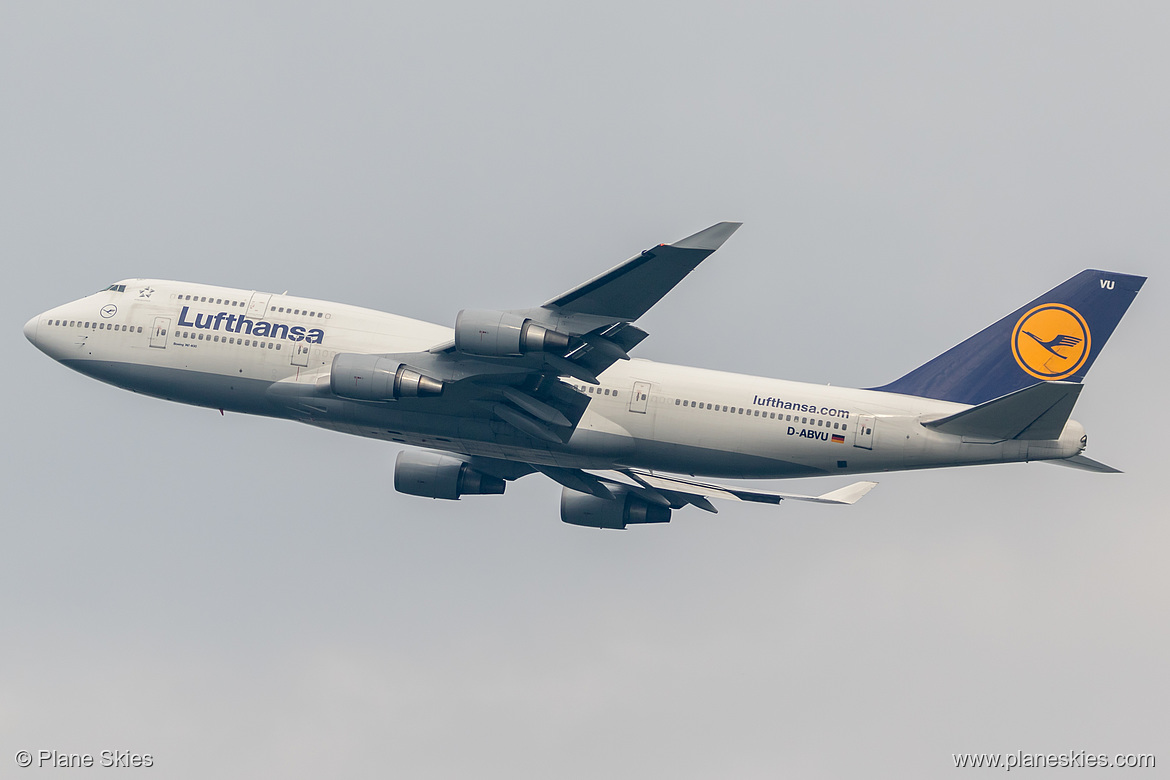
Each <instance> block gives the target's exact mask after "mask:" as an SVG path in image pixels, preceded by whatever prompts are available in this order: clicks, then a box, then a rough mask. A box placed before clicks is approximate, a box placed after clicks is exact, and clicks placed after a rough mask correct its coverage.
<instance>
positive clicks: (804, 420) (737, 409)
mask: <svg viewBox="0 0 1170 780" xmlns="http://www.w3.org/2000/svg"><path fill="white" fill-rule="evenodd" d="M680 404H681V405H683V406H688V407H690V408H694V409H709V410H711V411H714V412H730V413H731V414H746V415H748V416H749V417H765V418H768V419H772V420H780V421H781V422H798V423H800V424H801V425H808V424H809V419H810V418H808V417H800V416H797V417H796V418H795V420H794V419H793V417H792V415H791V414H789V415H785V414H784V413H782V412H781V413H779V414H778V413H776V412H760V410H759V409H745V408H744V407H742V406H732V407H726V406H723V407H721V406H719V404H705V405H704V404H703V403H701V402H699V401H684V400H682V399H681V398H676V399H674V405H675V406H678V405H680ZM811 419H813V420H815V421H816V424H817V425H819V426H823V427H825V428H828V427H829V423H828V421H827V420H822V419H819V418H815V417H814V418H811ZM833 427H834V428H838V429H840V430H842V431H845V430H848V429H849V426H848V425H847V424H845V423H837V422H835V423H833Z"/></svg>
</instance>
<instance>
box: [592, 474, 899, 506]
mask: <svg viewBox="0 0 1170 780" xmlns="http://www.w3.org/2000/svg"><path fill="white" fill-rule="evenodd" d="M619 473H622V474H624V475H625V476H627V477H629V478H630V479H632V480H633V481H634V482H635V483H637V485H636V488H635V489H637V487H640V488H642V489H643V492H646V491H649V492H650V493H651V494H653V493H654V492H657V493H659V494H661V495H662V496H663V497H666V498H668V499H670V498H675V499H676V500H682V501H683V502H684V503H687V504H693V505H695V506H698V507H699V508H700V509H706V510H707V511H708V512H714V511H715V508H714V507H713V506H711V503H710V502H709V501H707V499H710V498H720V499H725V500H729V501H752V502H755V503H761V504H779V503H780V502H781V501H783V500H786V499H787V500H789V501H811V502H813V503H817V504H855V503H857V502H858V501H859V500H860V499H861V497H862V496H864V495H865V494H866V493H868V492H869V491H871V490H873V489H874V488H875V487H877V483H876V482H868V481H865V482H854V483H853V484H852V485H847V486H846V487H843V488H840V489H838V490H833V491H830V492H828V493H822V494H821V495H819V496H806V495H801V494H799V493H773V492H769V491H764V490H746V489H744V488H738V487H728V486H726V485H716V484H712V483H709V482H698V481H695V480H690V479H683V478H681V477H668V476H664V475H661V474H651V473H650V472H647V471H641V470H639V469H625V470H623V471H622V472H619ZM615 482H616V481H615ZM616 484H621V483H620V482H616ZM644 497H645V496H644ZM674 503H676V502H675V501H672V502H671V505H672V506H673V505H674ZM680 506H682V504H679V505H678V506H674V508H676V509H677V508H679V507H680Z"/></svg>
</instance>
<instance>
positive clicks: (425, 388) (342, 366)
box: [329, 353, 443, 401]
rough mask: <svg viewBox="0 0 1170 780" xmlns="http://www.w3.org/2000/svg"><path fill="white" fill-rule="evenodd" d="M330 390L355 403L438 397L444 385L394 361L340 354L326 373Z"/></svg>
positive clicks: (375, 356)
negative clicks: (327, 373)
mask: <svg viewBox="0 0 1170 780" xmlns="http://www.w3.org/2000/svg"><path fill="white" fill-rule="evenodd" d="M329 389H330V390H331V391H332V392H333V394H334V395H337V396H340V397H342V398H353V399H355V400H357V401H391V400H393V399H395V398H422V397H426V396H437V395H441V394H442V393H443V383H442V381H441V380H438V379H431V378H430V377H429V376H425V375H423V374H420V373H419V372H418V371H415V370H414V369H413V368H411V367H409V366H407V365H405V364H403V363H399V362H398V361H397V360H390V359H388V358H384V357H380V356H378V355H354V354H345V353H342V354H340V355H335V356H334V358H333V366H332V368H330V369H329Z"/></svg>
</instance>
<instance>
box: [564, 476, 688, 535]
mask: <svg viewBox="0 0 1170 780" xmlns="http://www.w3.org/2000/svg"><path fill="white" fill-rule="evenodd" d="M609 489H610V491H611V492H612V493H613V496H614V497H613V498H612V499H610V500H606V499H604V498H598V497H597V496H594V495H590V494H588V493H579V492H577V491H576V490H571V489H569V488H562V489H561V520H563V521H564V522H566V523H569V524H570V525H584V526H588V527H589V528H618V529H621V528H625V527H626V526H627V525H637V524H640V523H669V522H670V507H668V506H661V505H660V504H652V503H650V502H649V501H646V500H645V499H642V498H638V496H636V495H635V494H634V493H633V492H631V491H629V490H626V489H625V488H623V487H621V486H610V488H609Z"/></svg>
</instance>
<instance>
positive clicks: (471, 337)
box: [455, 309, 569, 357]
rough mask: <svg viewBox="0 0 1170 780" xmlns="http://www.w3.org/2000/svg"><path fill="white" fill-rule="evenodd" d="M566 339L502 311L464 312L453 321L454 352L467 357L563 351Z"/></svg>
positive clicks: (477, 310)
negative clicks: (457, 351) (455, 350)
mask: <svg viewBox="0 0 1170 780" xmlns="http://www.w3.org/2000/svg"><path fill="white" fill-rule="evenodd" d="M568 348H569V337H568V336H566V335H565V334H564V333H559V332H558V331H555V330H549V329H548V328H546V327H544V326H543V325H537V324H536V323H535V322H533V321H532V320H530V319H527V318H525V317H521V316H520V315H518V314H510V313H508V312H506V311H489V310H479V309H464V310H463V311H461V312H459V316H458V317H456V318H455V349H457V350H459V351H460V352H463V353H464V354H467V355H482V356H484V357H514V356H516V355H523V354H524V353H526V352H564V351H565V350H566V349H568Z"/></svg>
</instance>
